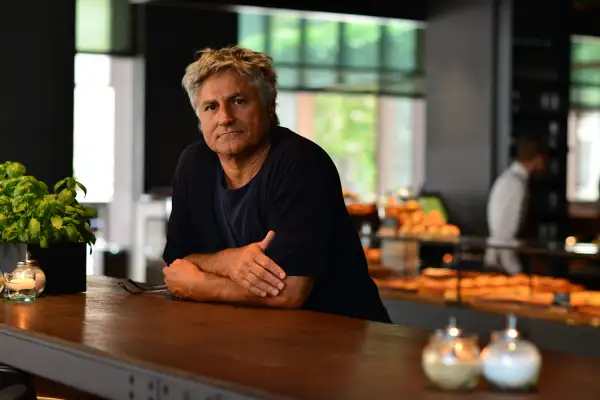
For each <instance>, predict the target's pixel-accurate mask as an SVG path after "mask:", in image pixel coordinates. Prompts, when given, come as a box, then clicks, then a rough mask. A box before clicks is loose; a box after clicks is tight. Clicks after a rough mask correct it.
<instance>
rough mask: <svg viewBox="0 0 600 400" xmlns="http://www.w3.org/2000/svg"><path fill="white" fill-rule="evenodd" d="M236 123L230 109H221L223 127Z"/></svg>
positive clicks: (220, 120)
mask: <svg viewBox="0 0 600 400" xmlns="http://www.w3.org/2000/svg"><path fill="white" fill-rule="evenodd" d="M234 121H235V118H234V117H233V114H232V113H231V110H230V109H229V107H221V109H220V112H219V123H220V124H221V125H231V124H232V123H233V122H234Z"/></svg>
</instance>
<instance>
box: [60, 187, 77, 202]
mask: <svg viewBox="0 0 600 400" xmlns="http://www.w3.org/2000/svg"><path fill="white" fill-rule="evenodd" d="M73 199H75V194H74V193H73V191H72V190H71V189H63V190H61V191H60V193H59V194H58V200H59V201H60V202H61V203H63V204H71V203H72V202H73Z"/></svg>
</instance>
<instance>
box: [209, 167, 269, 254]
mask: <svg viewBox="0 0 600 400" xmlns="http://www.w3.org/2000/svg"><path fill="white" fill-rule="evenodd" d="M255 179H256V176H255V177H254V178H253V179H252V180H251V181H250V182H248V183H247V184H246V185H244V186H243V187H241V188H238V189H228V188H227V182H226V180H225V173H224V171H223V167H221V165H220V164H219V165H218V166H217V179H216V185H215V186H216V187H215V217H216V218H217V224H219V228H220V230H221V234H222V235H223V239H224V240H225V244H226V245H227V247H228V248H237V247H243V246H246V245H248V244H249V243H252V242H251V238H255V237H257V236H260V235H261V234H262V232H264V231H265V227H264V226H262V224H261V222H260V217H259V215H258V210H259V206H258V193H257V190H258V185H255V184H254V182H255ZM267 232H268V229H267Z"/></svg>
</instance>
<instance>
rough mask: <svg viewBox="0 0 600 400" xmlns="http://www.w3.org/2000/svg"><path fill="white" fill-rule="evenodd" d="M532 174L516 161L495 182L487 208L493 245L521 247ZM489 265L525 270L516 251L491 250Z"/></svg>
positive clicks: (515, 271)
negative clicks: (521, 230) (520, 234)
mask: <svg viewBox="0 0 600 400" xmlns="http://www.w3.org/2000/svg"><path fill="white" fill-rule="evenodd" d="M528 180H529V173H528V172H527V170H526V169H525V168H524V167H523V165H522V164H521V163H519V162H518V161H515V162H514V163H513V164H512V165H511V166H510V167H509V168H508V169H507V170H506V171H504V172H503V173H502V175H500V176H499V177H498V179H496V182H494V185H493V186H492V190H491V192H490V197H489V200H488V206H487V220H488V228H489V232H490V237H489V239H488V242H489V243H497V244H517V243H518V240H517V234H518V232H519V229H520V228H521V225H522V223H523V217H524V214H525V207H526V201H527V195H528V193H527V192H528V190H527V181H528ZM485 262H486V264H488V265H493V266H497V267H500V268H502V269H504V270H505V271H506V272H507V273H509V274H517V273H519V272H521V271H522V266H521V263H520V261H519V257H518V255H517V253H515V252H514V251H512V250H500V249H490V248H488V249H487V251H486V254H485Z"/></svg>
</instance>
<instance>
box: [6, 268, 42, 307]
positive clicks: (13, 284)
mask: <svg viewBox="0 0 600 400" xmlns="http://www.w3.org/2000/svg"><path fill="white" fill-rule="evenodd" d="M36 293H37V291H36V288H35V272H31V271H22V272H5V273H4V300H6V301H19V302H25V303H27V302H31V301H34V300H35V298H36Z"/></svg>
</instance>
